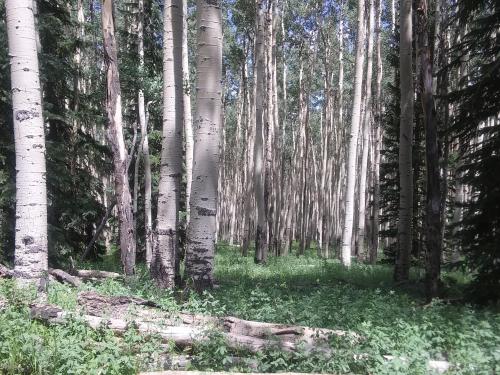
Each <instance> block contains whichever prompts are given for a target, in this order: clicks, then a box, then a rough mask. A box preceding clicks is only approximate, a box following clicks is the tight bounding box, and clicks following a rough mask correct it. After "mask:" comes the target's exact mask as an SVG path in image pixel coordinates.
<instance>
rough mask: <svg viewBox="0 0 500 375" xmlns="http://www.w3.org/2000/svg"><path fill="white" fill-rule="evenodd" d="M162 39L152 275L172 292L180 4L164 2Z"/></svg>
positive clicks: (179, 172) (179, 144)
mask: <svg viewBox="0 0 500 375" xmlns="http://www.w3.org/2000/svg"><path fill="white" fill-rule="evenodd" d="M163 35H164V37H163V140H162V152H161V166H160V183H159V187H158V214H157V217H156V229H155V243H154V248H153V259H152V262H151V274H152V276H153V278H154V279H155V281H156V283H157V284H158V286H160V287H163V288H172V287H173V286H174V280H175V257H176V255H177V247H178V245H177V244H178V233H177V229H178V225H179V215H178V212H179V202H180V186H181V178H182V132H183V126H184V123H183V113H184V106H183V104H182V102H183V96H184V94H183V90H182V80H183V76H182V55H181V53H182V51H181V46H182V4H181V0H167V1H166V2H165V7H164V26H163Z"/></svg>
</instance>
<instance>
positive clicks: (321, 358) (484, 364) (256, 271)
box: [0, 246, 500, 375]
mask: <svg viewBox="0 0 500 375" xmlns="http://www.w3.org/2000/svg"><path fill="white" fill-rule="evenodd" d="M112 264H116V260H110V259H104V260H103V261H101V262H99V263H93V264H87V266H88V267H89V268H90V267H93V268H100V269H108V270H112V269H110V265H112ZM412 273H413V275H412V276H413V278H414V280H415V282H413V283H412V287H411V288H409V287H407V288H406V289H401V288H397V287H395V286H394V285H393V283H392V281H391V280H392V270H391V268H390V267H388V266H385V265H377V266H368V265H363V264H354V265H353V267H352V268H351V269H350V270H346V269H344V268H343V267H342V266H341V265H340V264H339V263H338V262H337V261H335V260H328V261H326V260H322V259H319V258H318V257H316V256H315V254H314V252H312V251H311V252H310V253H308V254H306V255H305V256H302V257H297V256H287V257H281V258H273V257H271V258H270V259H269V262H268V264H267V265H266V266H256V265H254V263H253V259H252V258H251V257H247V258H243V257H241V255H240V254H239V251H238V249H236V248H231V247H229V246H219V249H218V253H217V256H216V278H217V281H218V287H217V288H216V289H214V290H213V291H212V292H210V293H205V294H204V295H203V296H198V295H196V294H193V293H191V294H188V293H183V292H178V293H172V292H159V291H158V290H157V289H156V288H155V287H154V286H153V283H152V282H151V280H150V279H149V277H148V276H147V273H146V272H145V271H144V270H142V271H141V272H140V275H139V277H138V278H137V280H135V281H133V282H130V283H128V284H124V283H123V282H121V281H117V280H106V281H105V282H103V283H99V284H97V283H96V284H84V285H83V286H81V287H79V288H78V289H77V288H73V287H70V286H66V285H62V284H58V283H51V284H50V288H49V302H50V303H53V304H56V305H59V306H61V307H62V308H64V309H66V310H74V309H75V307H76V304H77V293H78V292H79V291H88V290H91V291H96V292H98V293H101V294H104V295H110V296H117V295H127V296H137V297H142V298H146V299H149V300H152V301H154V302H156V303H157V304H159V305H160V306H161V307H162V308H164V309H166V310H167V311H186V312H192V313H199V314H207V315H213V316H226V315H231V316H236V317H239V318H243V319H248V320H256V321H263V322H276V323H288V324H297V325H303V326H309V327H321V328H331V329H341V330H346V331H354V332H356V333H358V334H359V335H361V336H362V337H363V340H361V341H359V340H346V339H345V338H337V339H333V341H332V342H331V346H332V348H333V351H334V355H333V356H332V355H331V354H330V355H324V354H311V353H308V354H306V353H300V352H295V353H284V352H281V351H278V350H276V349H269V350H266V351H262V352H260V353H258V354H249V353H244V352H239V353H234V352H232V351H231V350H230V349H229V348H228V347H227V346H226V345H225V343H224V340H223V339H222V338H221V336H219V335H218V334H217V332H214V333H213V334H212V339H211V340H210V342H207V343H205V344H201V345H199V346H197V347H196V348H195V349H194V351H193V352H191V353H189V354H190V356H191V358H192V361H191V365H190V368H191V369H197V370H210V371H216V370H220V371H222V370H238V371H243V372H244V371H252V370H259V371H260V372H279V371H294V372H316V373H318V372H323V373H335V374H346V373H349V374H428V373H429V370H428V368H427V364H428V361H429V360H445V361H447V362H449V363H450V364H451V365H452V368H451V370H450V371H449V372H448V373H453V374H498V373H500V313H499V312H498V310H495V309H493V308H489V309H484V308H483V309H480V308H474V307H472V306H469V305H463V304H461V303H456V302H455V303H452V302H445V301H437V302H434V303H432V304H430V305H425V304H424V302H423V298H422V295H421V292H422V291H421V289H423V288H422V285H421V284H420V283H419V282H418V281H416V280H417V279H419V278H420V277H421V276H422V275H420V274H419V271H418V270H414V271H413V272H412ZM444 279H445V280H446V283H447V285H448V292H449V294H450V296H452V297H453V298H450V300H454V299H455V298H454V297H455V296H456V295H458V293H459V291H460V287H461V282H463V280H462V279H461V277H460V275H459V274H457V273H454V274H445V275H444ZM2 296H3V299H4V300H6V301H7V304H6V307H5V308H4V310H3V311H0V373H1V374H51V375H52V374H135V373H137V371H139V370H141V371H144V370H151V371H152V370H160V369H162V366H163V363H164V362H165V355H164V353H165V352H168V353H169V355H179V354H183V353H180V352H179V351H178V350H177V349H176V348H175V347H174V345H170V346H167V347H165V345H161V343H160V342H159V340H157V339H155V338H154V337H153V338H151V337H150V338H144V337H142V336H140V335H139V334H138V333H137V332H134V330H129V331H127V332H126V333H125V335H123V336H122V337H116V336H115V335H114V334H113V332H111V331H110V330H107V329H101V330H98V331H95V330H92V329H91V328H89V327H88V326H86V325H85V324H84V323H82V322H81V321H79V320H78V319H75V320H71V321H70V322H68V323H66V324H62V325H53V326H47V325H46V324H44V323H42V322H38V321H35V320H32V319H30V315H29V308H28V304H29V302H30V301H31V299H32V294H31V293H30V292H29V291H26V290H20V289H18V288H17V287H15V285H14V283H13V282H12V281H10V280H0V297H2ZM162 353H163V354H162ZM184 354H187V353H184ZM235 355H237V356H238V357H240V358H241V357H243V358H244V357H247V358H248V360H243V361H238V362H237V363H234V361H233V358H234V356H235ZM387 356H391V358H392V359H390V360H388V357H387Z"/></svg>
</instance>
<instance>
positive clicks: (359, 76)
mask: <svg viewBox="0 0 500 375" xmlns="http://www.w3.org/2000/svg"><path fill="white" fill-rule="evenodd" d="M364 8H365V4H364V1H363V0H358V34H357V35H358V38H357V42H356V64H355V74H354V98H353V105H352V116H351V129H350V133H349V153H348V158H347V190H346V194H345V213H344V228H343V232H342V250H341V260H342V264H343V265H344V266H346V267H349V266H350V265H351V242H352V232H353V226H354V192H355V184H356V166H357V159H358V137H359V126H360V122H361V94H362V93H361V91H362V86H363V66H364V61H365V55H364V40H365V39H364V22H365V21H364Z"/></svg>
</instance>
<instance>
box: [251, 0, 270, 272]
mask: <svg viewBox="0 0 500 375" xmlns="http://www.w3.org/2000/svg"><path fill="white" fill-rule="evenodd" d="M263 6H264V1H263V0H256V7H257V8H256V10H257V13H256V14H257V20H256V22H257V25H256V26H257V33H256V41H255V61H256V62H255V80H256V82H255V89H256V95H255V96H254V100H255V145H254V168H255V171H254V184H255V201H256V204H257V227H256V234H255V263H265V262H266V258H267V251H268V249H267V220H266V207H265V186H264V185H265V169H264V161H263V153H264V151H263V147H264V146H263V144H264V127H263V123H264V95H263V94H262V93H263V92H264V74H265V66H264V57H265V56H264V10H263Z"/></svg>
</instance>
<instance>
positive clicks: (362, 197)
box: [357, 0, 375, 256]
mask: <svg viewBox="0 0 500 375" xmlns="http://www.w3.org/2000/svg"><path fill="white" fill-rule="evenodd" d="M369 2H370V11H369V12H370V13H369V14H370V17H369V29H368V51H367V55H368V56H367V66H366V97H365V101H366V110H365V116H364V125H363V145H362V147H363V154H362V157H361V174H360V182H359V218H358V232H357V246H358V248H357V254H358V255H359V256H364V254H365V250H366V245H367V241H366V190H367V179H368V178H367V176H368V174H367V171H368V151H369V148H370V133H371V127H372V72H373V34H374V31H375V4H374V2H375V0H370V1H369Z"/></svg>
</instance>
